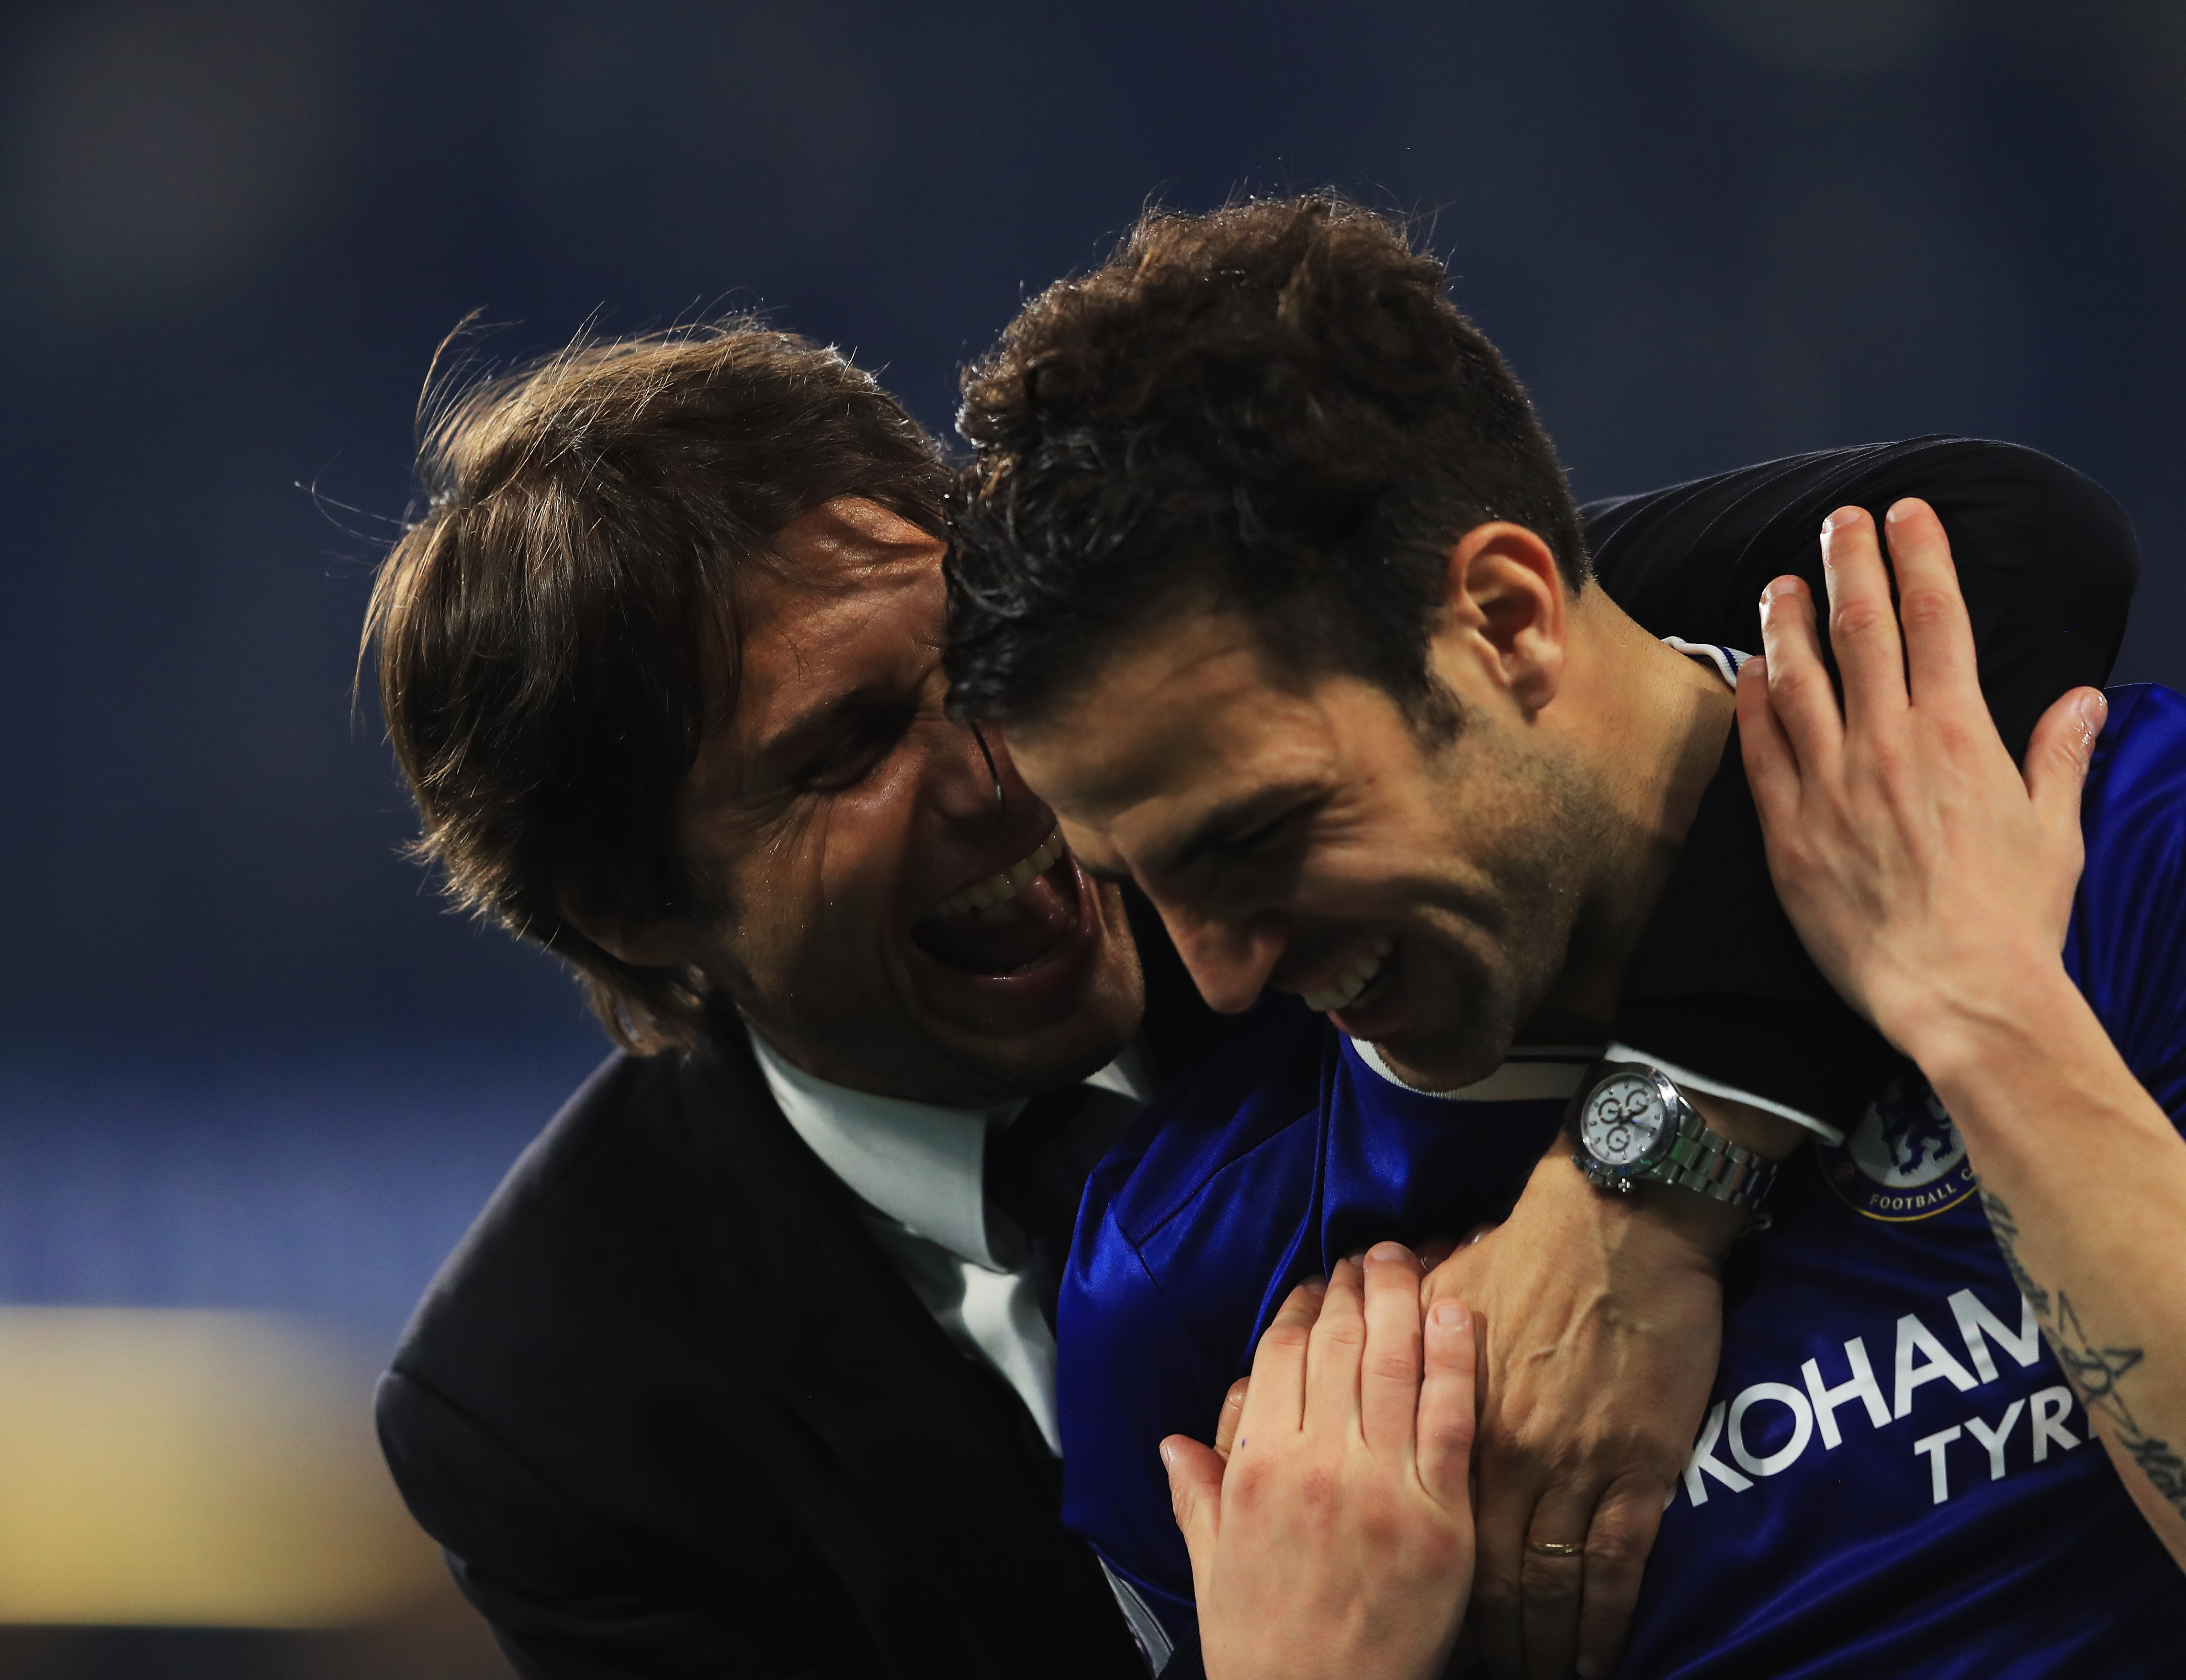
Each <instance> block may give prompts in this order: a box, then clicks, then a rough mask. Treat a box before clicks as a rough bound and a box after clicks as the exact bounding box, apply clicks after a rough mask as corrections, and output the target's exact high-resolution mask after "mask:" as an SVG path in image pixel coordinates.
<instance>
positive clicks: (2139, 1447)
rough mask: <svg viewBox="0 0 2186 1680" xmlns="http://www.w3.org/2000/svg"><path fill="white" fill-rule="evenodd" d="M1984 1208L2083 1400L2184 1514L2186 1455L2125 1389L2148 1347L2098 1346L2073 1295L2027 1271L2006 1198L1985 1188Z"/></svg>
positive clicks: (2023, 1292) (2014, 1273) (2010, 1265)
mask: <svg viewBox="0 0 2186 1680" xmlns="http://www.w3.org/2000/svg"><path fill="white" fill-rule="evenodd" d="M1981 1208H1982V1210H1983V1211H1984V1212H1987V1215H1988V1223H1989V1229H1991V1230H1993V1231H1994V1232H1995V1233H1996V1240H1997V1246H1998V1247H1999V1248H2001V1249H2002V1250H2003V1251H2004V1264H2005V1266H2007V1267H2008V1268H2010V1272H2011V1277H2012V1281H2013V1282H2014V1283H2015V1284H2017V1285H2019V1292H2020V1293H2021V1295H2023V1296H2026V1300H2027V1302H2028V1304H2029V1305H2030V1306H2032V1308H2034V1315H2035V1317H2036V1319H2038V1320H2039V1321H2040V1323H2041V1325H2042V1332H2043V1336H2044V1337H2045V1338H2046V1339H2047V1340H2048V1341H2049V1346H2050V1348H2051V1350H2052V1351H2053V1352H2055V1354H2056V1355H2057V1363H2058V1364H2060V1365H2061V1366H2063V1367H2064V1369H2065V1378H2066V1380H2069V1381H2070V1382H2071V1385H2072V1386H2073V1388H2074V1389H2075V1390H2076V1391H2077V1392H2078V1394H2079V1396H2080V1400H2081V1403H2082V1404H2083V1405H2084V1406H2086V1407H2087V1408H2088V1413H2089V1414H2091V1415H2097V1416H2099V1417H2100V1418H2101V1419H2102V1420H2103V1421H2104V1422H2105V1424H2107V1425H2109V1433H2110V1438H2111V1439H2112V1440H2113V1441H2114V1442H2116V1444H2117V1446H2118V1448H2119V1449H2120V1450H2121V1451H2122V1452H2123V1453H2125V1454H2126V1456H2127V1457H2128V1458H2130V1459H2132V1460H2133V1463H2135V1464H2138V1465H2139V1466H2140V1470H2141V1473H2142V1474H2143V1475H2144V1476H2147V1478H2148V1480H2149V1482H2150V1486H2152V1487H2154V1488H2155V1491H2156V1492H2158V1493H2159V1494H2161V1496H2162V1497H2163V1499H2164V1501H2165V1502H2166V1504H2169V1505H2170V1507H2171V1509H2172V1510H2174V1511H2176V1512H2178V1515H2179V1516H2180V1517H2181V1518H2182V1519H2186V1459H2182V1458H2180V1457H2179V1455H2178V1453H2177V1452H2175V1451H2174V1450H2173V1449H2172V1446H2171V1443H2170V1442H2167V1441H2161V1440H2158V1439H2156V1438H2155V1436H2151V1435H2150V1434H2148V1433H2147V1432H2146V1431H2144V1430H2143V1429H2142V1428H2141V1426H2140V1424H2139V1422H2138V1420H2136V1419H2135V1418H2134V1416H2133V1408H2132V1406H2131V1405H2130V1404H2129V1403H2127V1399H2126V1396H2125V1392H2124V1386H2123V1384H2124V1379H2125V1376H2126V1374H2127V1372H2129V1371H2131V1370H2132V1369H2133V1368H2134V1367H2135V1366H2137V1365H2139V1364H2142V1363H2143V1361H2144V1360H2145V1359H2146V1358H2147V1357H2148V1355H2147V1350H2146V1349H2144V1348H2140V1347H2099V1346H2097V1345H2096V1344H2095V1342H2094V1341H2092V1340H2091V1339H2090V1338H2089V1337H2088V1334H2087V1332H2086V1330H2084V1329H2083V1328H2082V1326H2081V1324H2080V1315H2079V1314H2078V1313H2077V1312H2075V1311H2074V1310H2073V1307H2072V1301H2071V1296H2068V1295H2067V1294H2065V1291H2063V1290H2061V1289H2060V1290H2058V1291H2055V1292H2054V1294H2053V1293H2052V1292H2051V1291H2049V1290H2047V1289H2044V1288H2043V1286H2042V1285H2040V1284H2039V1283H2038V1282H2037V1281H2036V1280H2035V1279H2034V1278H2033V1277H2032V1275H2030V1274H2029V1273H2028V1272H2027V1269H2026V1263H2024V1262H2023V1261H2022V1260H2021V1258H2020V1255H2019V1224H2018V1221H2017V1220H2015V1219H2014V1218H2012V1213H2011V1209H2010V1207H2009V1206H2008V1205H2007V1204H2006V1203H2005V1201H2004V1198H2003V1197H2002V1196H1998V1195H1997V1194H1996V1193H1995V1192H1994V1191H1993V1190H1982V1192H1981Z"/></svg>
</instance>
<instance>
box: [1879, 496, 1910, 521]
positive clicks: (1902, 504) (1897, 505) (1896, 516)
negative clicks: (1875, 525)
mask: <svg viewBox="0 0 2186 1680" xmlns="http://www.w3.org/2000/svg"><path fill="white" fill-rule="evenodd" d="M1912 517H1913V498H1912V497H1911V496H1905V497H1903V498H1901V499H1900V500H1898V501H1893V502H1892V503H1891V504H1890V511H1889V512H1887V513H1886V514H1884V515H1883V516H1882V519H1883V523H1884V524H1889V525H1894V524H1897V522H1898V521H1899V520H1901V519H1909V518H1912Z"/></svg>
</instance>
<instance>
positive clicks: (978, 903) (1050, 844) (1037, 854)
mask: <svg viewBox="0 0 2186 1680" xmlns="http://www.w3.org/2000/svg"><path fill="white" fill-rule="evenodd" d="M1062 851H1063V847H1062V829H1061V828H1060V827H1059V826H1058V827H1057V829H1056V830H1055V832H1053V833H1051V834H1050V835H1049V836H1048V837H1047V838H1046V839H1045V840H1043V841H1041V842H1040V845H1039V848H1037V849H1036V850H1035V851H1034V852H1033V854H1031V855H1030V856H1029V857H1023V858H1020V859H1018V860H1017V862H1015V863H1013V864H1012V865H1010V866H1009V867H1008V868H1007V869H1006V870H1004V871H1002V872H1001V874H1000V875H997V876H992V877H990V878H989V879H988V880H985V881H982V882H978V883H977V884H976V885H974V886H971V887H967V888H965V889H964V890H963V891H962V892H961V893H952V894H950V896H949V897H948V898H945V899H943V900H942V901H941V902H940V903H939V904H936V905H935V906H934V907H933V909H932V910H928V912H927V914H928V915H929V916H964V915H967V914H968V913H970V912H971V911H972V910H992V909H993V908H994V907H995V905H996V904H1006V903H1007V902H1008V901H1009V900H1010V899H1014V898H1015V897H1017V894H1018V893H1021V892H1023V890H1024V889H1025V888H1027V887H1029V886H1030V885H1031V884H1032V880H1033V877H1034V876H1036V875H1045V873H1046V872H1047V871H1049V870H1051V869H1052V868H1054V867H1055V860H1057V858H1059V857H1061V856H1062Z"/></svg>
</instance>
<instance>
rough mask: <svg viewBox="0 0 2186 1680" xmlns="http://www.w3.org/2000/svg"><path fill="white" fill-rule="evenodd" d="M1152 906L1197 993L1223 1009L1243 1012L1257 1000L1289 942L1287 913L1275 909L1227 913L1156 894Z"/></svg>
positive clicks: (1227, 1013)
mask: <svg viewBox="0 0 2186 1680" xmlns="http://www.w3.org/2000/svg"><path fill="white" fill-rule="evenodd" d="M1155 908H1156V909H1157V910H1159V911H1160V912H1161V919H1162V925H1163V927H1166V928H1168V929H1169V938H1171V939H1172V940H1174V942H1175V944H1176V950H1177V955H1179V956H1180V957H1182V958H1183V959H1184V966H1185V967H1186V968H1187V969H1189V970H1191V978H1192V983H1194V984H1195V985H1197V987H1198V988H1199V995H1200V996H1202V998H1205V999H1206V1000H1207V1003H1208V1007H1209V1008H1210V1009H1214V1010H1217V1011H1219V1012H1220V1013H1222V1014H1224V1015H1242V1013H1244V1011H1247V1010H1248V1009H1250V1008H1252V1006H1253V1005H1254V1004H1255V1003H1256V1002H1258V1000H1259V996H1260V994H1261V993H1262V992H1263V991H1264V990H1266V989H1267V985H1268V977H1269V976H1270V974H1272V973H1274V972H1275V965H1276V964H1277V963H1278V962H1280V961H1281V960H1282V955H1283V951H1284V949H1285V948H1286V946H1287V945H1288V944H1290V939H1291V922H1290V918H1289V917H1288V916H1284V915H1283V914H1281V912H1280V911H1277V910H1256V911H1253V912H1252V913H1251V914H1249V915H1247V916H1242V917H1229V916H1205V915H1202V914H1199V913H1197V912H1196V911H1194V910H1191V909H1189V908H1187V907H1185V906H1182V905H1177V904H1164V903H1162V902H1160V901H1159V900H1157V901H1156V904H1155Z"/></svg>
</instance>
